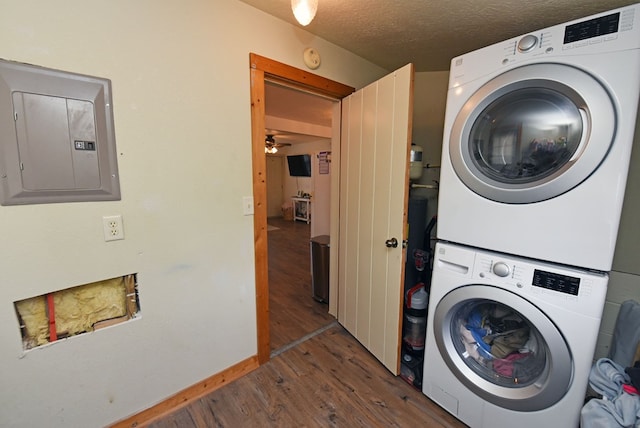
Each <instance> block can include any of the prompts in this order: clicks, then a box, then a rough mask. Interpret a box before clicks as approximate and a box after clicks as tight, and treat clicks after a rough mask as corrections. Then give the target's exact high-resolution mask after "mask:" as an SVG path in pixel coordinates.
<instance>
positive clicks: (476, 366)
mask: <svg viewBox="0 0 640 428" xmlns="http://www.w3.org/2000/svg"><path fill="white" fill-rule="evenodd" d="M607 282H608V275H607V274H606V273H603V272H594V271H589V270H582V269H577V268H570V267H566V266H562V265H554V264H550V263H545V262H539V261H532V260H531V259H525V258H519V257H515V256H508V255H504V254H500V253H495V252H489V251H481V250H476V249H472V248H469V247H463V246H458V245H454V244H448V243H438V244H436V249H435V254H434V269H433V282H432V286H431V293H430V302H429V309H428V317H427V336H426V342H425V356H424V373H423V392H424V394H425V395H427V396H428V397H429V398H431V399H432V400H433V401H435V402H436V403H438V404H439V405H440V406H442V407H443V408H444V409H445V410H447V411H448V412H449V413H451V414H452V415H454V416H456V417H457V418H458V419H460V420H461V421H462V422H464V423H465V424H467V425H469V426H471V427H474V428H482V427H491V428H511V427H514V426H517V427H522V428H540V427H542V426H554V427H567V428H571V427H577V426H578V422H579V418H580V410H581V408H582V405H583V402H584V398H585V393H586V390H587V384H588V377H589V371H590V368H591V362H592V358H593V354H594V350H595V345H596V339H597V335H598V329H599V326H600V320H601V317H602V310H603V306H604V301H605V295H606V292H607Z"/></svg>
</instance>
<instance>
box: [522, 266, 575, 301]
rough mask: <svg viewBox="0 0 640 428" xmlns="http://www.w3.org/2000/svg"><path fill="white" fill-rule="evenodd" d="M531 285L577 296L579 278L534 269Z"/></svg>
mask: <svg viewBox="0 0 640 428" xmlns="http://www.w3.org/2000/svg"><path fill="white" fill-rule="evenodd" d="M531 285H533V286H534V287H540V288H545V289H547V290H553V291H559V292H560V293H566V294H571V295H573V296H577V295H578V289H579V288H580V278H574V277H573V276H567V275H560V274H559V273H552V272H545V271H542V270H538V269H535V270H534V271H533V283H532V284H531Z"/></svg>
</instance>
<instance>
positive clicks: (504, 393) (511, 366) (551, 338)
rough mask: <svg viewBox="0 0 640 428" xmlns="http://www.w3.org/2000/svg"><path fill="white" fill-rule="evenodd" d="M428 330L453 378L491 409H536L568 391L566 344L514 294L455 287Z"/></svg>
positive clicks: (534, 309)
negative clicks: (486, 403)
mask: <svg viewBox="0 0 640 428" xmlns="http://www.w3.org/2000/svg"><path fill="white" fill-rule="evenodd" d="M431 328H433V329H434V334H435V339H436V344H437V346H438V349H439V351H440V354H441V355H442V358H443V359H444V361H445V363H446V364H447V366H448V367H449V369H450V370H451V371H452V373H453V374H454V375H455V376H456V378H457V379H458V380H459V381H460V382H462V383H463V384H464V385H465V386H466V387H467V388H469V389H470V390H471V391H472V392H474V393H475V394H476V395H478V396H479V397H480V398H482V399H484V400H486V401H488V402H490V403H493V404H495V405H496V406H500V407H503V408H506V409H511V410H515V411H523V412H524V411H536V410H542V409H545V408H547V407H550V406H552V405H554V404H556V403H557V402H558V401H559V400H560V399H561V398H562V397H563V396H564V395H565V394H566V393H567V391H568V390H569V387H570V385H571V381H572V379H573V360H572V357H571V352H570V350H569V347H568V345H567V343H566V341H565V340H564V338H563V336H562V334H561V333H560V331H558V329H557V328H556V326H555V324H554V323H553V322H552V321H551V320H549V318H548V317H547V316H546V315H545V314H544V313H543V312H542V311H541V310H540V309H538V308H537V307H536V306H534V305H533V304H531V303H530V302H529V301H527V300H525V299H523V298H522V297H520V296H518V295H517V294H514V293H512V292H510V291H506V290H504V289H501V288H496V287H492V286H488V285H477V284H474V285H466V286H463V287H459V288H456V289H454V290H452V291H450V292H449V293H448V294H446V295H445V296H444V298H443V299H442V300H440V302H439V303H438V305H437V306H436V309H435V312H434V321H433V325H432V326H431Z"/></svg>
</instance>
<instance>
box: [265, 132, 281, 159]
mask: <svg viewBox="0 0 640 428" xmlns="http://www.w3.org/2000/svg"><path fill="white" fill-rule="evenodd" d="M264 152H265V153H269V154H270V155H273V154H276V153H278V148H277V147H276V140H275V139H274V138H273V135H267V138H265V139H264Z"/></svg>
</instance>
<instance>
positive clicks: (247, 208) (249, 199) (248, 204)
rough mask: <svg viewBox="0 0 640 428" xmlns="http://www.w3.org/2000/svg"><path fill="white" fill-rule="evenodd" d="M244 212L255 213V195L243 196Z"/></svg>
mask: <svg viewBox="0 0 640 428" xmlns="http://www.w3.org/2000/svg"><path fill="white" fill-rule="evenodd" d="M242 212H243V213H244V215H253V196H243V197H242Z"/></svg>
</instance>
